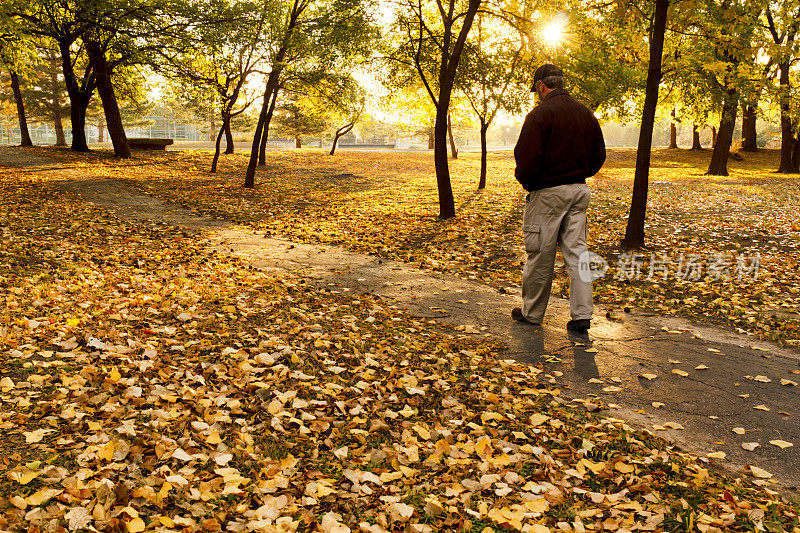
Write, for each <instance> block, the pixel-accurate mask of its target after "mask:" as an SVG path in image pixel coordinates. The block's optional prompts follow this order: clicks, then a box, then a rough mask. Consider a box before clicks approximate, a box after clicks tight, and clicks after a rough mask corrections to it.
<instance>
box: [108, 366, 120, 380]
mask: <svg viewBox="0 0 800 533" xmlns="http://www.w3.org/2000/svg"><path fill="white" fill-rule="evenodd" d="M108 379H110V380H111V381H113V382H114V383H116V382H118V381H119V380H120V379H122V374H120V373H119V370H117V369H116V368H114V369H112V370H111V372H109V373H108Z"/></svg>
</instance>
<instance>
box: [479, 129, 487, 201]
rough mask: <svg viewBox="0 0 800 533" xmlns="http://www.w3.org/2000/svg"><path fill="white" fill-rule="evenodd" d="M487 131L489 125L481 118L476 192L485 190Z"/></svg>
mask: <svg viewBox="0 0 800 533" xmlns="http://www.w3.org/2000/svg"><path fill="white" fill-rule="evenodd" d="M488 129H489V124H487V123H486V122H484V120H483V118H481V180H480V181H479V182H478V190H481V189H485V188H486V156H487V149H486V130H488Z"/></svg>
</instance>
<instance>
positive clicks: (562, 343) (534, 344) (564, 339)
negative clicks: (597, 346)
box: [509, 324, 600, 380]
mask: <svg viewBox="0 0 800 533" xmlns="http://www.w3.org/2000/svg"><path fill="white" fill-rule="evenodd" d="M510 333H511V339H510V341H509V351H510V352H511V354H512V356H513V357H514V359H517V360H519V361H521V362H524V363H530V364H537V363H542V364H543V365H545V367H548V368H553V369H555V370H566V371H569V370H570V368H569V367H570V366H572V369H571V370H572V372H574V373H575V374H576V375H577V376H580V377H582V378H585V379H587V380H588V379H590V378H597V377H599V376H600V371H599V370H598V368H597V362H596V361H595V353H594V352H593V351H588V352H587V351H586V350H590V349H591V348H592V346H593V341H592V339H591V337H590V336H589V334H588V333H576V332H574V331H564V330H558V329H555V328H549V327H548V328H543V327H542V326H532V325H530V324H514V325H513V326H512V328H511V331H510ZM564 333H566V335H565V334H564ZM570 352H571V356H572V357H571V358H572V365H570V360H569V359H570Z"/></svg>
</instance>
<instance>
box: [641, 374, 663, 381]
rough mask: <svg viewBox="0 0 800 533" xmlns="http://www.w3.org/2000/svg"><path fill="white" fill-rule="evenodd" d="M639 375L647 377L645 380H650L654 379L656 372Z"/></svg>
mask: <svg viewBox="0 0 800 533" xmlns="http://www.w3.org/2000/svg"><path fill="white" fill-rule="evenodd" d="M639 375H640V376H641V377H643V378H644V379H647V380H650V381H653V380H654V379H656V378H657V377H658V376H657V375H656V374H639Z"/></svg>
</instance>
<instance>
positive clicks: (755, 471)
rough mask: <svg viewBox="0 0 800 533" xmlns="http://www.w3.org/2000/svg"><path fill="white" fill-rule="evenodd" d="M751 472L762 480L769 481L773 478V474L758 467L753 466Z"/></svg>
mask: <svg viewBox="0 0 800 533" xmlns="http://www.w3.org/2000/svg"><path fill="white" fill-rule="evenodd" d="M750 472H751V473H752V474H753V475H754V476H755V477H757V478H761V479H769V478H771V477H772V474H770V473H769V472H767V471H766V470H764V469H763V468H759V467H757V466H751V467H750Z"/></svg>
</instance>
